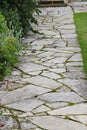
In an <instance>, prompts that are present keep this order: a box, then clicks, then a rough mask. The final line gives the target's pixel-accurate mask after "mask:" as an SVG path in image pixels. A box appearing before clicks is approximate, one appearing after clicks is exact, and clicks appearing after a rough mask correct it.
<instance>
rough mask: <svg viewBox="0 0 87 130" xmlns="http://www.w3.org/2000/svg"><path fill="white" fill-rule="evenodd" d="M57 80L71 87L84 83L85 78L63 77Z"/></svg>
mask: <svg viewBox="0 0 87 130" xmlns="http://www.w3.org/2000/svg"><path fill="white" fill-rule="evenodd" d="M58 81H59V82H61V83H63V84H65V85H67V86H69V87H71V86H73V85H81V84H85V82H86V80H84V79H72V78H71V79H70V78H63V79H59V80H58Z"/></svg>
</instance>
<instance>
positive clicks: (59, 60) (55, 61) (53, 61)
mask: <svg viewBox="0 0 87 130" xmlns="http://www.w3.org/2000/svg"><path fill="white" fill-rule="evenodd" d="M65 61H66V58H64V57H61V58H59V57H57V58H54V59H51V60H49V61H47V62H48V63H54V64H55V63H59V64H62V63H64V62H65Z"/></svg>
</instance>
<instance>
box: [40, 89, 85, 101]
mask: <svg viewBox="0 0 87 130" xmlns="http://www.w3.org/2000/svg"><path fill="white" fill-rule="evenodd" d="M39 99H41V100H43V101H45V102H50V103H52V102H74V103H77V102H81V101H84V99H82V98H81V97H80V96H78V95H77V94H75V93H74V92H70V91H68V90H67V91H61V90H60V91H59V92H51V93H47V94H43V95H42V96H39Z"/></svg>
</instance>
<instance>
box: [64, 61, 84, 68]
mask: <svg viewBox="0 0 87 130" xmlns="http://www.w3.org/2000/svg"><path fill="white" fill-rule="evenodd" d="M66 66H67V67H74V66H76V67H82V66H83V63H82V62H77V61H75V62H68V63H66Z"/></svg>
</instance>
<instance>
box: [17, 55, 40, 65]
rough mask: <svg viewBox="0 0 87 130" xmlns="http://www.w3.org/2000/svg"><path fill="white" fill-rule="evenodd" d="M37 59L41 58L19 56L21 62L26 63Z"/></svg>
mask: <svg viewBox="0 0 87 130" xmlns="http://www.w3.org/2000/svg"><path fill="white" fill-rule="evenodd" d="M35 60H39V58H38V57H36V56H19V62H21V63H24V64H25V63H28V62H32V61H35Z"/></svg>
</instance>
